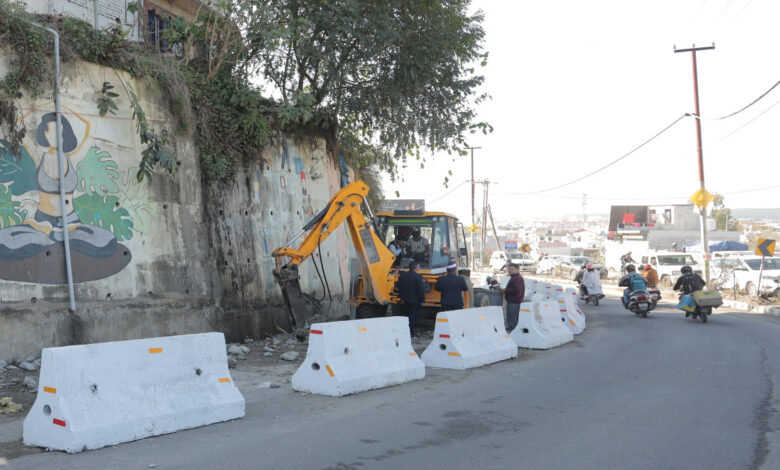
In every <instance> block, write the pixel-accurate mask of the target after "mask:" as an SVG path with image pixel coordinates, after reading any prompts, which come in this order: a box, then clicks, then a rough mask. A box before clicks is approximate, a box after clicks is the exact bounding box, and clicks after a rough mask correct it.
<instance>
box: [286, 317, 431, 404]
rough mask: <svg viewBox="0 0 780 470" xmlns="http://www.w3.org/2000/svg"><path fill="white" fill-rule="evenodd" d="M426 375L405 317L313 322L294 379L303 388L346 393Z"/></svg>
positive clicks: (294, 385) (303, 390)
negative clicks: (303, 354) (307, 342)
mask: <svg viewBox="0 0 780 470" xmlns="http://www.w3.org/2000/svg"><path fill="white" fill-rule="evenodd" d="M423 377H425V365H424V364H423V363H422V361H420V358H419V357H418V356H417V353H415V352H414V349H413V348H412V338H411V336H410V335H409V321H408V319H407V318H406V317H385V318H370V319H363V320H348V321H337V322H330V323H315V324H313V325H312V326H311V330H310V332H309V347H308V350H307V352H306V359H305V360H304V361H303V363H302V364H301V365H300V367H299V368H298V370H297V371H296V372H295V374H294V375H293V377H292V388H293V390H297V391H299V392H309V393H318V394H321V395H330V396H343V395H349V394H352V393H358V392H363V391H366V390H372V389H375V388H382V387H389V386H391V385H397V384H401V383H405V382H410V381H412V380H419V379H422V378H423Z"/></svg>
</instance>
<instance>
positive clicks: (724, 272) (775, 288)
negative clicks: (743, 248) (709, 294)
mask: <svg viewBox="0 0 780 470" xmlns="http://www.w3.org/2000/svg"><path fill="white" fill-rule="evenodd" d="M760 273H761V257H760V256H729V257H727V258H715V259H714V260H713V261H712V264H711V272H710V277H711V284H712V285H713V287H717V288H720V289H733V288H734V286H735V283H736V287H737V289H738V290H740V291H742V292H744V293H746V294H748V295H751V296H755V295H757V294H758V276H759V274H760ZM761 293H762V294H771V295H775V296H777V295H778V294H780V257H775V258H765V259H764V272H763V273H761Z"/></svg>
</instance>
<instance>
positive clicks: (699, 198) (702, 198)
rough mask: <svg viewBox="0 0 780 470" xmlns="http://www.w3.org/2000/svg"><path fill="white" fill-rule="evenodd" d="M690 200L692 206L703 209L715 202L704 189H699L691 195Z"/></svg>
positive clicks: (713, 197)
mask: <svg viewBox="0 0 780 470" xmlns="http://www.w3.org/2000/svg"><path fill="white" fill-rule="evenodd" d="M690 199H691V201H693V203H694V204H696V205H697V206H699V207H700V208H702V209H704V208H705V207H707V205H708V204H709V203H711V202H712V201H713V200H715V196H713V195H712V194H710V193H709V192H708V191H707V190H706V189H704V188H699V190H698V191H696V192H695V193H693V195H692V196H691V198H690Z"/></svg>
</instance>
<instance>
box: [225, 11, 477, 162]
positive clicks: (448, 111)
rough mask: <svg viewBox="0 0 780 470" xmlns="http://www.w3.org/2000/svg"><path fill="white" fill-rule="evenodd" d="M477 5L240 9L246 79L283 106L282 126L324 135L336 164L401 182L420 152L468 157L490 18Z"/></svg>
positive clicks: (281, 109)
mask: <svg viewBox="0 0 780 470" xmlns="http://www.w3.org/2000/svg"><path fill="white" fill-rule="evenodd" d="M469 4H470V0H259V1H255V2H251V3H250V2H247V3H240V4H239V5H241V7H240V8H243V9H244V11H243V13H242V14H239V15H237V17H239V18H245V23H244V24H242V25H241V26H240V27H241V29H242V30H243V31H244V35H245V37H244V43H245V49H244V55H243V57H244V58H243V61H244V62H243V64H242V65H241V67H240V68H242V69H243V70H247V71H251V70H259V71H260V72H261V73H262V75H263V76H264V78H265V79H266V80H267V81H268V82H270V85H271V86H272V87H273V92H274V95H276V96H279V97H280V100H279V101H280V102H279V120H280V123H281V124H282V125H283V126H287V125H302V124H303V125H308V126H310V127H311V128H312V129H315V130H317V131H318V132H320V133H322V135H323V136H324V137H325V139H326V142H327V144H328V150H329V152H330V153H331V156H333V157H334V158H335V157H337V156H338V154H339V153H341V154H342V155H343V156H344V157H345V158H346V159H347V161H348V162H349V163H350V164H353V165H357V166H361V165H367V164H377V165H378V166H379V167H380V168H382V169H384V170H386V171H388V172H389V173H390V174H391V175H395V173H396V171H397V167H398V164H399V162H405V161H406V159H407V158H408V157H410V156H412V157H415V158H416V159H417V160H420V159H421V158H422V157H421V153H420V151H421V149H428V150H430V151H434V150H444V151H447V152H449V153H452V152H456V153H464V152H465V151H464V147H465V146H466V137H467V135H468V134H469V133H474V132H476V131H479V130H481V131H483V132H485V133H487V132H488V131H491V130H492V128H491V127H490V126H489V125H488V124H486V123H481V122H476V113H475V110H474V107H475V106H476V105H477V104H479V103H480V102H481V101H483V100H484V99H485V98H486V95H485V94H482V93H480V92H478V88H479V87H480V85H481V84H482V83H483V81H484V78H483V77H482V76H481V75H479V74H477V73H476V72H475V65H476V64H478V65H482V66H484V65H485V64H486V60H487V53H483V52H482V49H481V48H482V42H483V39H484V31H483V29H482V25H481V24H482V21H483V15H482V13H481V12H477V13H475V14H473V15H471V16H470V15H469V14H468V11H467V10H468V7H469ZM423 160H424V158H423Z"/></svg>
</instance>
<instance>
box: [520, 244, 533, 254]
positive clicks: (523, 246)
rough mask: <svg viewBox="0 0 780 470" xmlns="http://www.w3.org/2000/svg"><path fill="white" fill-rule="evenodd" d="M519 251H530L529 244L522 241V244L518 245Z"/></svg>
mask: <svg viewBox="0 0 780 470" xmlns="http://www.w3.org/2000/svg"><path fill="white" fill-rule="evenodd" d="M520 251H522V252H523V253H530V252H531V245H529V244H528V243H523V245H522V246H521V247H520Z"/></svg>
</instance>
